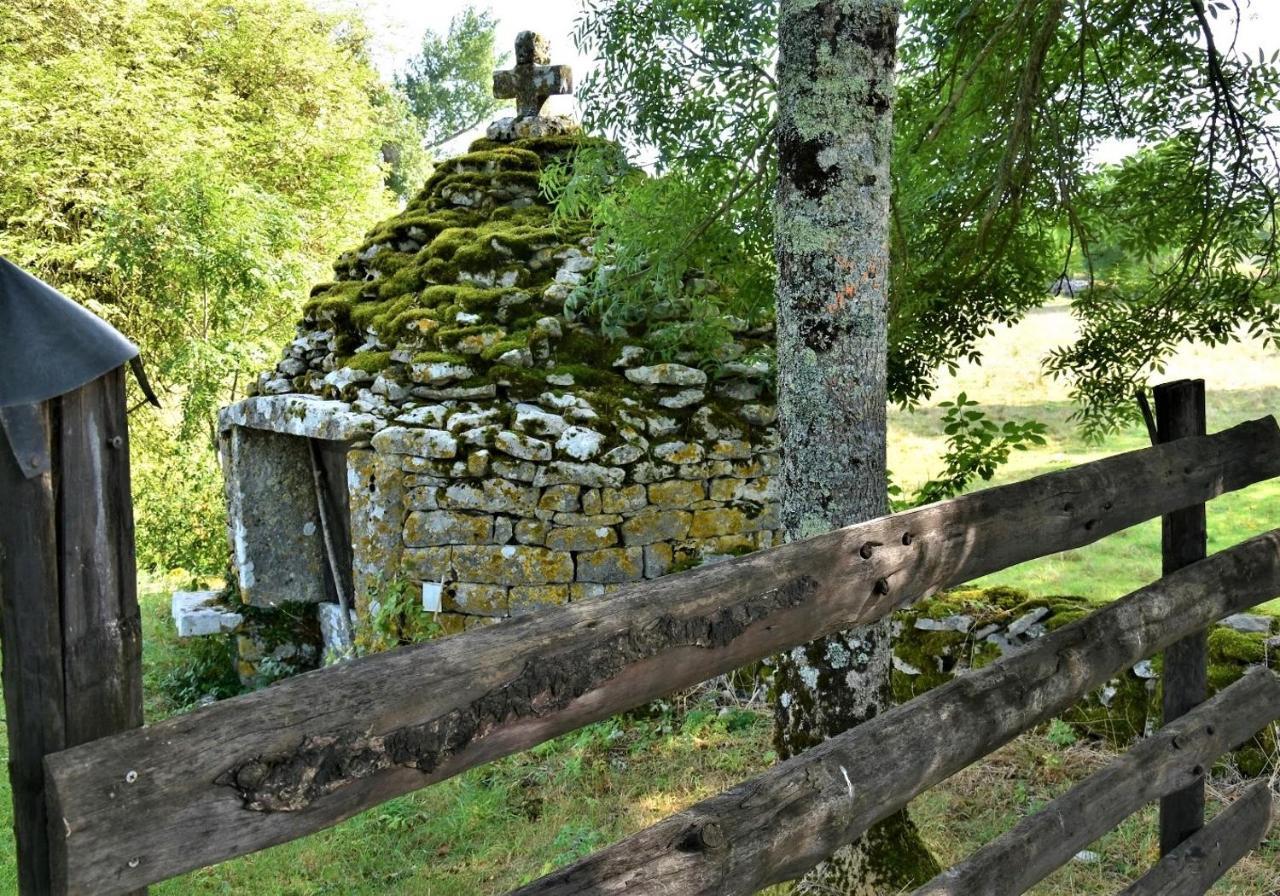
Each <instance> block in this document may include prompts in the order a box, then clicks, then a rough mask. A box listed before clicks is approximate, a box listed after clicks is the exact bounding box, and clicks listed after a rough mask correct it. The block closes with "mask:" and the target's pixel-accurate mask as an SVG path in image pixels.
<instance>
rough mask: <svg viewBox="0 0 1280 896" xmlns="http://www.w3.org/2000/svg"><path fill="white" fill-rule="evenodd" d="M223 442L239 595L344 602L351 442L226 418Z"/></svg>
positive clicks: (348, 575) (271, 601) (348, 588)
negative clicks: (229, 422)
mask: <svg viewBox="0 0 1280 896" xmlns="http://www.w3.org/2000/svg"><path fill="white" fill-rule="evenodd" d="M222 447H223V465H224V473H225V477H226V489H227V513H228V524H229V527H230V535H231V548H232V562H233V565H234V567H235V569H234V573H235V576H236V579H237V582H238V585H239V589H240V598H241V600H243V601H244V602H245V603H246V604H249V605H250V606H254V607H263V608H266V607H279V606H281V605H283V604H287V603H314V604H332V605H335V606H337V605H342V604H345V605H347V606H348V607H350V600H351V594H352V587H353V577H352V548H351V509H350V496H349V493H348V490H347V453H348V451H349V450H350V448H351V442H349V441H338V440H330V439H316V438H310V437H307V436H300V435H291V434H286V433H280V432H274V431H271V430H266V429H256V428H252V427H247V426H232V427H230V428H228V429H227V430H226V431H224V433H223V446H222Z"/></svg>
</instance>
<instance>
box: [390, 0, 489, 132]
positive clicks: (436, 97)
mask: <svg viewBox="0 0 1280 896" xmlns="http://www.w3.org/2000/svg"><path fill="white" fill-rule="evenodd" d="M495 25H496V22H495V21H494V18H493V13H492V12H490V11H488V10H480V11H477V10H476V9H475V7H472V6H468V7H466V8H465V9H464V10H463V11H462V12H460V13H458V14H457V15H455V16H454V17H453V19H452V20H451V21H450V22H449V31H448V33H446V34H439V33H437V32H435V31H427V33H426V34H425V35H424V36H423V38H422V48H421V50H420V51H419V52H418V53H417V54H416V55H415V56H414V57H413V58H412V59H410V60H409V63H408V65H407V66H406V67H405V70H404V71H403V72H401V73H400V74H398V75H397V76H396V79H395V83H396V87H397V89H399V90H400V91H401V92H402V93H403V94H404V96H405V98H406V100H407V101H408V103H409V110H410V111H411V112H412V113H413V117H414V118H415V119H416V120H417V121H418V125H419V127H420V128H421V129H422V138H423V141H424V143H425V144H426V146H427V147H428V148H429V149H432V150H438V149H439V148H440V147H441V146H442V145H444V144H445V143H448V142H449V141H450V140H452V139H453V138H455V137H460V136H462V135H463V134H465V133H466V132H467V131H469V130H471V129H472V128H474V127H476V126H477V125H479V124H482V123H483V122H484V120H485V119H486V118H488V117H489V116H491V115H492V114H493V113H494V112H495V111H496V110H497V109H499V108H500V107H501V106H502V105H503V102H502V101H501V100H496V99H494V97H493V71H494V68H495V67H497V66H498V65H501V64H503V63H504V62H505V60H506V58H507V55H506V54H505V53H504V54H501V55H499V54H498V52H497V49H496V45H495V42H494V28H495Z"/></svg>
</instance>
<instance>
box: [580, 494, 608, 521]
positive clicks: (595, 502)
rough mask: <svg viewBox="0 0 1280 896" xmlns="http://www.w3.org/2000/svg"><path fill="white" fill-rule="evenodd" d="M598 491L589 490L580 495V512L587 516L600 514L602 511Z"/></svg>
mask: <svg viewBox="0 0 1280 896" xmlns="http://www.w3.org/2000/svg"><path fill="white" fill-rule="evenodd" d="M602 506H603V505H602V502H601V500H600V489H598V488H589V489H587V490H586V491H585V492H583V493H582V512H583V513H585V514H587V515H592V514H596V513H600V511H601V509H602Z"/></svg>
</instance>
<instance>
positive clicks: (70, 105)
mask: <svg viewBox="0 0 1280 896" xmlns="http://www.w3.org/2000/svg"><path fill="white" fill-rule="evenodd" d="M69 85H74V86H69ZM397 108H398V107H397V104H396V101H395V99H394V97H392V96H391V94H390V91H388V90H387V88H386V87H385V86H384V85H382V84H381V83H380V82H379V81H378V79H377V76H376V73H375V72H374V70H373V69H372V67H371V66H370V65H369V63H368V59H367V52H366V50H365V34H364V29H363V26H362V25H361V24H360V23H359V22H358V21H356V20H353V19H351V18H348V17H344V16H336V15H329V14H321V13H318V12H316V11H315V10H314V9H313V8H312V7H311V6H310V5H309V4H307V3H305V2H303V0H284V2H267V0H181V2H179V0H154V2H148V3H145V4H138V3H133V2H129V0H106V2H103V3H96V4H88V5H86V4H82V3H73V2H68V0H14V2H11V3H5V4H3V6H0V157H2V158H4V159H5V164H4V177H3V178H0V253H3V254H5V255H6V256H8V257H10V258H12V259H13V260H14V261H15V262H16V263H18V264H21V265H23V266H25V267H27V268H29V269H30V270H32V271H33V273H36V274H37V275H39V276H41V277H43V278H44V279H46V280H48V281H49V282H50V283H52V284H53V285H54V286H56V287H57V288H59V289H60V290H62V291H63V292H65V293H66V294H68V295H69V296H71V297H72V298H73V299H75V300H77V301H79V302H81V303H82V304H84V305H85V306H87V307H88V308H90V309H91V310H93V311H94V312H96V313H97V314H99V315H100V316H102V317H104V318H105V319H107V320H108V321H109V322H110V323H112V324H113V325H114V326H116V327H117V328H118V329H120V330H121V331H122V332H123V333H124V334H125V335H126V336H128V337H129V338H130V339H132V340H134V341H135V342H136V343H138V344H139V345H140V346H141V348H142V353H143V358H144V360H145V361H146V363H147V366H148V370H149V372H150V375H151V378H152V381H153V383H154V384H155V385H156V386H157V388H158V390H159V391H160V393H161V395H162V398H163V400H164V402H165V405H166V411H165V412H164V413H163V414H161V415H154V414H152V413H151V412H149V411H148V412H143V413H139V414H136V415H134V419H133V429H134V432H135V446H136V448H137V449H138V450H136V451H135V452H134V464H135V468H136V470H137V485H138V488H137V510H138V522H139V526H138V533H139V543H138V548H139V557H140V559H141V561H142V562H143V564H144V565H145V566H151V567H159V568H164V569H167V568H172V567H177V566H181V567H185V568H187V569H190V570H193V571H204V572H208V571H212V570H217V569H218V568H220V566H221V565H222V563H221V559H220V558H221V555H223V554H224V553H225V537H224V534H223V532H224V528H223V527H224V523H223V522H222V512H223V511H222V499H221V493H220V489H219V488H218V486H217V480H216V476H217V473H216V461H215V460H214V457H213V451H212V447H213V446H212V429H213V412H214V410H215V409H216V408H217V407H218V406H219V405H221V404H223V403H225V402H227V401H229V400H232V399H234V398H235V397H237V396H238V395H239V394H241V391H242V387H243V385H244V384H245V382H246V380H247V379H248V378H249V377H250V376H251V375H252V374H253V373H254V372H255V371H256V370H259V369H261V368H262V367H263V366H265V362H266V360H267V357H268V355H269V353H273V352H274V350H275V346H278V345H279V344H280V342H281V341H283V340H284V339H285V338H287V336H288V335H289V332H290V329H291V324H292V321H293V320H294V318H295V317H296V314H297V306H298V304H299V302H300V300H301V298H302V296H303V287H304V286H305V284H306V283H308V282H309V281H312V280H316V279H321V274H322V270H323V268H322V263H323V261H324V260H325V259H327V258H329V257H331V256H332V255H333V254H336V251H337V249H338V247H339V246H340V245H343V244H346V243H349V242H350V241H352V240H353V239H354V238H355V237H357V236H358V234H359V231H360V229H361V227H362V226H363V224H364V222H366V221H368V220H370V219H375V218H377V217H379V216H382V215H383V214H385V213H386V212H387V211H388V210H389V209H390V205H391V204H390V199H391V197H390V196H389V195H388V194H387V192H386V190H385V187H384V178H385V177H386V176H387V175H388V173H389V172H388V171H386V170H383V169H380V168H379V166H378V165H377V164H376V162H377V161H378V159H379V153H380V150H381V148H382V147H383V145H384V144H385V143H388V142H395V141H403V139H404V135H405V120H404V119H402V118H400V119H398V118H397V117H396V115H397V111H396V110H397ZM400 108H402V107H400ZM411 130H412V129H411ZM414 139H416V137H415V138H414ZM400 174H401V175H402V176H404V177H406V178H412V177H417V175H413V174H412V172H410V171H408V170H407V169H404V168H402V169H401V170H400Z"/></svg>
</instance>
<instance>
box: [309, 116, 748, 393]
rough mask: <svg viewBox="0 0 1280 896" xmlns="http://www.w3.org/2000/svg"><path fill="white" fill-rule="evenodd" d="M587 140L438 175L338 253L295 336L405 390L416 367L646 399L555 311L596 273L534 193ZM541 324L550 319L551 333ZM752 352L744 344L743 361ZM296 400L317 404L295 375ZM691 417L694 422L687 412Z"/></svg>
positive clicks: (485, 154)
mask: <svg viewBox="0 0 1280 896" xmlns="http://www.w3.org/2000/svg"><path fill="white" fill-rule="evenodd" d="M587 139H589V138H583V137H580V136H556V137H544V138H532V139H526V140H518V141H515V142H513V143H496V142H494V141H490V140H479V141H476V142H475V143H473V144H472V145H471V147H470V150H469V151H468V152H467V153H465V154H463V155H461V156H458V157H456V158H453V159H450V160H448V161H447V162H444V163H442V164H441V165H440V166H439V167H438V168H437V170H436V171H435V172H434V173H433V174H432V175H431V177H430V179H429V180H428V181H427V182H426V184H425V186H424V187H423V189H422V191H421V192H420V193H419V194H418V195H417V196H416V197H415V198H414V199H413V201H411V202H410V203H409V204H408V205H407V206H406V208H405V209H404V211H402V212H401V213H400V214H398V215H396V216H394V217H392V218H390V219H388V220H386V221H383V222H381V223H380V224H378V225H377V226H375V227H373V228H372V229H371V230H370V231H369V232H368V233H367V234H366V235H365V238H364V241H363V242H362V243H361V245H360V246H359V247H358V248H356V249H353V250H351V251H348V252H345V253H343V254H342V255H341V256H340V257H339V258H338V260H337V262H336V263H335V265H334V272H335V279H334V281H333V282H331V283H324V284H320V285H318V286H316V287H315V288H314V289H313V290H312V292H311V296H310V298H309V299H308V301H307V302H306V304H305V305H304V315H305V319H304V322H303V324H302V326H301V327H300V330H301V331H302V332H303V333H306V332H314V331H329V332H330V333H331V334H332V338H331V339H330V340H329V342H328V343H327V345H328V346H329V348H330V349H331V350H332V352H333V355H334V356H333V358H332V359H331V362H330V363H331V364H333V363H336V366H337V367H340V368H349V369H352V370H354V371H359V372H361V373H365V374H373V373H383V374H384V375H386V376H388V377H390V378H392V379H395V380H398V381H401V382H403V383H405V384H406V385H412V381H413V377H412V367H413V365H414V364H420V363H423V362H426V361H427V360H428V359H434V360H436V361H438V362H450V363H459V364H461V363H465V365H466V366H467V367H468V368H469V369H470V370H471V371H472V372H473V374H474V376H473V377H472V378H471V379H470V380H469V384H474V383H493V382H497V383H499V384H502V385H505V386H507V387H509V390H511V391H513V393H525V392H529V391H533V390H535V389H536V390H537V391H541V390H544V389H545V388H547V377H548V376H555V375H558V376H559V377H560V378H562V379H563V377H564V375H566V374H567V375H569V376H571V377H572V378H573V379H572V380H571V382H574V383H575V384H576V385H578V386H585V387H587V388H588V389H592V390H598V391H607V392H613V393H616V394H618V395H619V396H623V395H626V396H633V397H636V398H642V397H643V398H645V399H648V400H650V401H651V400H653V399H654V397H655V393H654V390H653V389H646V388H644V387H642V386H638V385H636V384H634V383H631V382H629V381H628V380H627V379H626V378H625V377H624V376H623V375H622V373H623V371H622V370H621V369H617V368H615V367H614V366H613V362H614V361H616V360H617V359H618V357H619V355H620V353H621V350H622V348H623V347H624V346H625V345H639V346H641V347H643V345H644V334H643V333H637V334H633V335H632V337H630V338H627V339H625V340H621V341H611V340H609V339H607V338H605V337H604V336H602V335H601V334H600V333H599V331H598V330H596V329H595V328H594V327H592V326H590V325H589V324H588V323H587V322H584V321H576V320H571V319H568V318H566V315H565V313H564V308H563V304H564V299H565V297H566V296H567V295H568V293H569V292H570V291H571V289H572V288H573V286H574V285H576V283H577V282H578V280H579V279H580V278H581V277H582V276H584V275H585V274H586V273H587V272H588V271H589V270H590V268H591V267H593V266H594V260H593V259H592V258H591V254H590V247H591V235H590V233H589V232H588V231H587V230H586V228H585V226H584V225H582V224H575V223H565V222H563V221H560V220H557V219H556V218H555V216H554V214H553V209H552V208H551V206H550V205H549V204H548V203H547V201H546V200H545V198H544V197H543V196H542V194H541V191H540V186H539V185H540V178H541V175H542V171H543V168H544V166H545V165H547V164H549V163H550V162H551V161H553V160H564V159H570V158H571V154H572V152H573V151H574V150H575V149H577V148H578V147H579V146H581V145H582V144H583V143H584V142H585V141H586V140H587ZM547 318H553V319H554V325H548V323H547ZM758 344H760V342H759V340H747V339H744V340H743V346H742V348H743V350H744V351H747V350H750V349H751V348H754V347H755V346H756V345H758ZM294 386H295V388H296V389H298V390H299V391H323V390H322V389H321V388H320V387H319V386H318V383H317V380H316V378H315V377H308V376H297V377H295V379H294ZM691 410H692V409H691Z"/></svg>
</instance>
